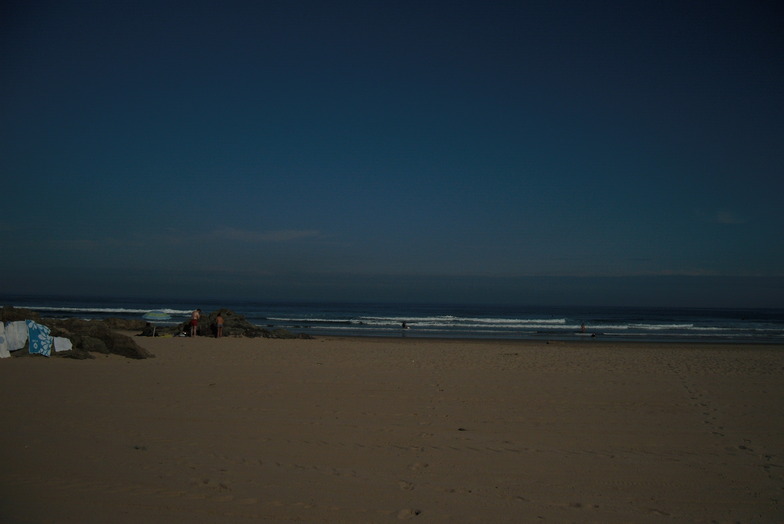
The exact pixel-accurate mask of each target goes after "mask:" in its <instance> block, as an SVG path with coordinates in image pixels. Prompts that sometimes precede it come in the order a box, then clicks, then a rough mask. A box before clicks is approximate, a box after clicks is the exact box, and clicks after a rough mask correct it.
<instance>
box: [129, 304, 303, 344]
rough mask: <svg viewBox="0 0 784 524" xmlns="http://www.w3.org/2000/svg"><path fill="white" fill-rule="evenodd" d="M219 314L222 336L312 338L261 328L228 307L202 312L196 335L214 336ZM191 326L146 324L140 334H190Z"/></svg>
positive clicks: (283, 330) (185, 323)
mask: <svg viewBox="0 0 784 524" xmlns="http://www.w3.org/2000/svg"><path fill="white" fill-rule="evenodd" d="M219 314H220V316H221V317H223V336H224V337H248V338H259V337H264V338H312V337H310V336H309V335H298V334H295V333H291V332H290V331H287V330H285V329H274V330H269V329H265V328H261V327H259V326H256V325H255V324H252V323H250V322H248V320H247V319H246V318H245V317H244V316H243V315H240V314H239V313H235V312H234V311H232V310H230V309H225V308H224V309H219V310H217V311H213V312H212V313H208V314H204V313H203V314H202V316H201V319H199V327H198V330H197V336H201V337H215V336H217V334H218V325H217V322H216V318H217V317H218V315H219ZM190 332H191V326H190V322H184V323H182V324H177V325H175V326H166V325H157V326H153V325H152V324H147V325H146V326H145V327H144V328H143V330H142V332H141V335H142V336H147V337H151V336H153V333H155V335H156V336H159V337H160V336H175V337H176V336H182V335H190Z"/></svg>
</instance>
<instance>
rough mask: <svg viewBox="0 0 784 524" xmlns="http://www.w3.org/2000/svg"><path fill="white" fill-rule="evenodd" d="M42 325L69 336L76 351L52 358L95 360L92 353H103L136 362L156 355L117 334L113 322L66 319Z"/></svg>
mask: <svg viewBox="0 0 784 524" xmlns="http://www.w3.org/2000/svg"><path fill="white" fill-rule="evenodd" d="M41 323H42V324H43V325H45V326H48V327H49V328H50V329H51V330H52V336H55V337H67V338H69V339H70V340H71V342H72V343H73V346H74V349H72V350H71V351H63V352H60V353H52V355H56V356H64V357H70V358H92V356H91V355H90V354H91V353H103V354H114V355H121V356H124V357H127V358H136V359H142V358H151V357H154V356H155V355H153V354H152V353H150V352H149V351H147V350H146V349H144V348H143V347H141V346H139V345H138V344H137V343H136V342H135V341H134V340H133V339H132V338H131V337H129V336H127V335H123V334H122V333H117V332H116V331H114V329H112V328H111V327H110V323H107V322H105V321H101V320H81V319H78V318H66V319H43V320H42V321H41ZM85 353H86V354H85Z"/></svg>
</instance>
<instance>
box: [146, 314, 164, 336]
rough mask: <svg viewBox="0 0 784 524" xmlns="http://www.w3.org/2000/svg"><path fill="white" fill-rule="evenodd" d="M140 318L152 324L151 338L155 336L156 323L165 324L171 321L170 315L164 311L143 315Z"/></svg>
mask: <svg viewBox="0 0 784 524" xmlns="http://www.w3.org/2000/svg"><path fill="white" fill-rule="evenodd" d="M142 318H143V319H144V320H146V321H147V322H149V323H150V324H152V336H155V330H156V329H157V328H158V325H157V324H156V322H166V321H167V320H170V319H171V315H169V314H168V313H166V312H165V311H150V312H148V313H145V314H144V315H143V316H142Z"/></svg>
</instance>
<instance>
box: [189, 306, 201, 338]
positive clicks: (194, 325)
mask: <svg viewBox="0 0 784 524" xmlns="http://www.w3.org/2000/svg"><path fill="white" fill-rule="evenodd" d="M200 318H201V309H197V310H196V311H194V312H193V313H191V336H192V337H195V336H196V331H197V329H198V328H199V319H200Z"/></svg>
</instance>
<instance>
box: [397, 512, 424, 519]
mask: <svg viewBox="0 0 784 524" xmlns="http://www.w3.org/2000/svg"><path fill="white" fill-rule="evenodd" d="M421 514H422V511H421V510H418V509H401V510H400V511H398V512H397V518H398V520H408V519H413V518H414V517H416V516H419V515H421Z"/></svg>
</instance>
